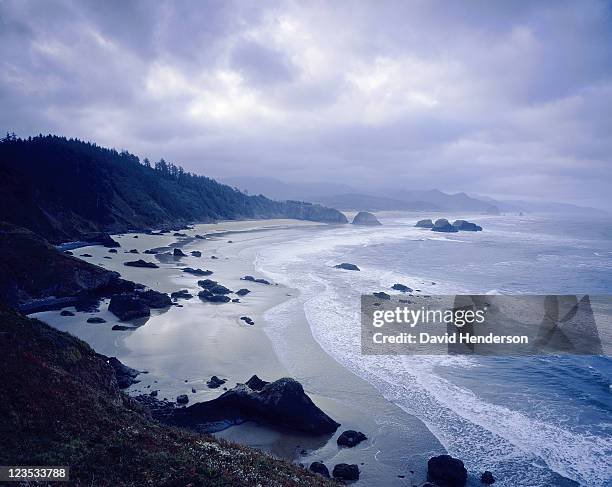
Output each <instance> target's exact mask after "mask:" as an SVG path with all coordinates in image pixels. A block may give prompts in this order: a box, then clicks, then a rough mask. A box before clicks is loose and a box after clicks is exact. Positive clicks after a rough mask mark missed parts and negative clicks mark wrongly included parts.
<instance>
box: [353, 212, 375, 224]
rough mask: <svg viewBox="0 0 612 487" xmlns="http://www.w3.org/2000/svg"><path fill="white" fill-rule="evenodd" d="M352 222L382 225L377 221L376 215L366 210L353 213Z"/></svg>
mask: <svg viewBox="0 0 612 487" xmlns="http://www.w3.org/2000/svg"><path fill="white" fill-rule="evenodd" d="M352 224H353V225H368V226H374V225H382V224H381V223H380V222H379V221H378V219H377V218H376V216H375V215H374V214H373V213H370V212H368V211H360V212H359V213H357V214H356V215H355V218H353V221H352Z"/></svg>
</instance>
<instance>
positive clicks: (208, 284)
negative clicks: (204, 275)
mask: <svg viewBox="0 0 612 487" xmlns="http://www.w3.org/2000/svg"><path fill="white" fill-rule="evenodd" d="M217 284H219V283H218V282H217V281H213V280H212V279H202V280H201V281H198V286H200V287H203V288H204V289H210V288H211V287H215V286H216V285H217Z"/></svg>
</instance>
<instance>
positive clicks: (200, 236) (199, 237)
mask: <svg viewBox="0 0 612 487" xmlns="http://www.w3.org/2000/svg"><path fill="white" fill-rule="evenodd" d="M195 238H197V239H198V240H204V239H205V238H206V237H203V236H202V235H196V236H195Z"/></svg>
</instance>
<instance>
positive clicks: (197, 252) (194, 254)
mask: <svg viewBox="0 0 612 487" xmlns="http://www.w3.org/2000/svg"><path fill="white" fill-rule="evenodd" d="M191 255H193V256H194V257H202V252H200V251H199V250H192V251H191Z"/></svg>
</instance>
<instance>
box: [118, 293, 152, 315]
mask: <svg viewBox="0 0 612 487" xmlns="http://www.w3.org/2000/svg"><path fill="white" fill-rule="evenodd" d="M108 310H109V311H110V312H111V313H113V314H114V315H115V316H116V317H117V318H119V319H120V320H121V321H127V320H133V319H135V318H148V317H149V316H151V309H150V307H149V305H147V303H145V302H144V301H143V300H142V299H140V298H139V297H138V296H136V295H135V294H132V293H124V294H117V295H115V296H113V297H112V298H111V300H110V303H109V305H108Z"/></svg>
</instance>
